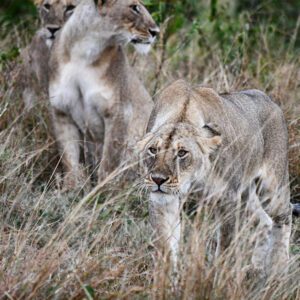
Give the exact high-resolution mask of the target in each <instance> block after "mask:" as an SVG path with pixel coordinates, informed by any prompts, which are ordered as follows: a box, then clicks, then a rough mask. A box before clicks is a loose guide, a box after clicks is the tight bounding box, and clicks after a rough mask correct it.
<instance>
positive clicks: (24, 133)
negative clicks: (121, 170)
mask: <svg viewBox="0 0 300 300" xmlns="http://www.w3.org/2000/svg"><path fill="white" fill-rule="evenodd" d="M20 34H21V35H22V32H20V30H19V29H18V30H16V31H14V33H12V35H11V37H10V39H9V40H7V39H6V40H4V41H2V42H1V43H2V45H1V47H3V49H5V47H6V48H7V47H8V46H9V44H10V43H11V41H14V42H15V43H17V45H18V46H20V45H22V44H23V42H22V41H24V39H23V37H22V38H20V36H19V35H20ZM184 35H185V32H182V33H180V34H178V35H175V36H173V37H171V38H170V39H169V40H168V44H167V45H161V44H160V45H157V49H156V50H155V51H153V52H152V53H151V55H149V56H148V57H137V56H136V55H134V54H130V55H131V59H132V61H134V65H135V68H137V70H138V71H139V74H140V76H141V77H142V78H143V79H144V82H145V83H146V86H147V88H148V89H149V90H150V91H155V92H158V91H159V90H160V89H161V88H162V87H163V86H165V85H167V84H168V83H169V82H171V81H173V80H174V79H177V78H179V77H186V78H188V79H189V80H190V81H192V82H194V83H195V82H197V83H200V84H203V85H206V86H211V87H214V88H216V89H217V90H218V91H219V92H223V91H229V90H238V89H245V88H253V87H255V88H258V89H262V90H264V91H267V93H268V94H270V95H271V96H273V98H274V100H275V101H276V102H277V103H278V104H280V106H281V107H282V109H283V110H284V112H285V115H286V118H287V122H288V127H289V135H290V174H291V187H292V197H293V199H294V200H297V199H298V200H299V193H300V180H299V177H300V169H299V166H300V155H299V144H300V120H299V115H300V114H299V109H300V103H299V99H300V86H299V82H300V72H299V70H300V68H299V66H300V65H299V57H297V54H296V52H294V54H293V52H292V54H289V55H286V56H280V55H274V53H275V51H276V49H271V50H270V48H269V47H268V45H267V41H266V39H264V36H263V32H262V35H261V39H262V41H264V43H265V44H263V43H261V44H262V46H261V47H258V49H257V53H256V57H255V59H256V64H255V68H254V69H253V61H252V60H253V59H254V58H250V57H248V56H247V55H245V56H243V57H242V58H237V59H236V60H232V61H231V62H230V64H224V63H223V61H224V60H223V58H222V54H221V53H220V51H218V49H217V46H216V45H212V46H211V48H212V49H213V51H211V52H209V53H207V51H205V50H204V49H202V48H201V47H199V46H198V43H197V40H195V39H190V41H189V42H188V43H187V46H185V47H183V46H182V47H181V45H182V44H181V42H182V36H184ZM175 45H177V48H178V49H177V51H174V50H172V51H171V50H170V49H174V47H175ZM275 54H276V53H275ZM237 66H239V67H238V70H237ZM1 68H2V72H1V74H0V83H1V85H0V97H1V98H0V101H1V102H0V130H1V132H0V174H1V176H0V193H1V196H0V219H1V222H0V231H1V236H0V295H1V296H2V298H3V299H83V298H85V299H122V298H124V299H135V298H136V299H144V298H154V299H176V298H177V299H201V300H202V299H233V300H234V299H249V300H250V299H265V300H268V299H278V300H279V299H280V300H281V299H300V269H299V259H300V255H299V253H300V241H299V236H300V234H299V232H300V229H299V228H300V227H299V224H298V225H297V224H296V223H295V225H294V228H293V238H292V242H291V247H290V250H291V261H290V263H289V267H290V268H289V271H288V272H287V273H284V274H276V275H274V276H271V278H270V279H269V281H268V283H267V284H266V285H265V286H260V285H259V283H257V282H255V281H251V280H248V281H247V280H246V281H245V279H244V278H245V274H246V271H245V267H246V265H247V262H248V261H249V258H250V253H249V252H251V245H252V244H251V243H252V242H253V241H252V240H251V239H253V237H252V236H251V235H249V228H248V226H247V225H248V224H244V227H242V228H241V230H240V231H239V232H238V233H237V237H236V241H239V242H238V243H234V245H233V246H232V247H231V248H230V250H228V251H227V252H226V253H224V254H223V255H222V256H220V257H218V258H214V257H213V256H212V255H211V247H212V245H213V243H214V240H213V236H214V233H215V232H216V228H217V224H216V222H214V220H212V219H210V218H209V216H210V212H209V210H208V208H205V207H203V208H201V209H200V210H199V211H198V214H197V215H196V216H194V217H193V218H191V216H188V215H184V216H183V220H184V227H185V232H189V233H188V234H187V235H186V238H185V243H184V244H183V245H181V246H182V249H181V261H180V274H181V275H180V278H179V279H178V284H177V285H176V286H172V283H171V281H170V280H169V279H170V278H169V277H168V275H167V272H166V270H167V268H168V265H167V263H166V262H164V261H157V260H156V258H155V249H154V245H153V239H154V238H153V234H152V231H151V229H150V226H149V223H148V211H147V200H146V197H145V195H143V194H142V193H140V192H139V190H138V188H137V187H136V186H135V184H134V183H126V186H127V187H126V188H123V189H121V188H119V187H118V185H116V184H115V183H114V174H113V175H112V176H111V178H108V179H107V182H104V183H103V185H102V186H100V187H98V189H97V193H96V192H95V193H93V192H92V194H90V195H89V196H87V197H84V196H83V195H82V192H81V188H78V190H77V191H74V192H73V193H70V194H67V195H66V194H62V193H61V191H60V185H61V175H60V171H61V169H60V165H59V156H58V153H57V151H56V147H55V142H54V139H53V136H52V134H51V132H52V129H51V124H50V122H49V117H48V110H47V103H45V102H41V103H37V105H36V106H35V107H34V108H33V109H32V110H31V111H30V112H29V113H28V112H25V111H24V109H23V108H24V106H23V103H22V101H21V99H20V93H19V91H18V81H17V80H16V78H18V70H19V62H18V59H14V60H11V61H5V62H2V63H1ZM204 212H205V213H204ZM203 216H206V217H203ZM192 219H193V220H192Z"/></svg>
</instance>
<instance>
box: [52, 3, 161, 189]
mask: <svg viewBox="0 0 300 300" xmlns="http://www.w3.org/2000/svg"><path fill="white" fill-rule="evenodd" d="M103 2H104V3H103ZM133 5H138V8H136V7H134V9H135V10H137V9H138V13H136V12H135V11H134V10H133ZM149 30H152V31H155V33H157V32H158V28H157V26H156V24H155V23H154V21H153V20H152V18H151V16H150V14H149V13H148V11H147V10H146V9H145V7H144V6H143V5H142V4H141V3H140V2H139V1H136V0H115V1H114V0H107V1H99V4H98V7H96V6H95V4H94V1H92V0H85V1H83V3H82V4H81V5H80V6H78V8H77V9H76V10H75V13H74V15H73V16H72V17H71V18H70V20H69V21H68V22H67V24H66V25H65V26H64V28H63V30H62V32H61V35H60V37H59V39H58V40H57V41H56V43H55V46H54V51H53V55H52V57H51V62H50V65H51V80H50V89H49V92H50V102H51V106H52V108H53V124H54V128H55V132H56V138H57V141H58V143H59V145H60V149H61V151H62V153H63V161H64V165H65V170H66V172H67V174H68V175H67V179H66V180H65V187H66V188H68V189H71V188H73V187H74V186H75V185H76V181H78V180H77V178H78V177H80V176H81V175H80V173H82V172H80V171H79V170H80V169H81V168H82V167H81V165H80V164H79V157H80V144H83V145H84V149H86V151H85V153H87V155H86V157H85V160H86V163H88V164H90V165H92V167H93V169H95V168H96V166H97V165H98V164H99V161H100V160H101V157H102V160H101V164H100V167H99V171H98V175H99V176H98V177H99V180H102V179H103V178H105V177H106V176H107V175H108V174H109V173H110V172H112V171H113V170H114V169H115V168H116V167H117V166H119V165H120V163H121V162H122V161H124V160H125V159H127V158H129V157H130V156H128V153H127V152H128V149H130V147H131V145H132V144H134V143H135V141H136V140H138V139H139V138H140V137H141V136H142V134H143V132H144V130H145V126H146V122H147V120H148V118H149V115H150V112H151V109H152V100H151V98H150V96H149V94H148V93H147V91H146V90H145V88H144V86H143V84H142V83H141V82H140V80H139V79H138V77H137V76H136V74H135V71H134V70H133V69H132V68H131V66H130V65H129V63H128V61H127V58H126V55H125V53H124V50H123V46H124V45H125V44H126V43H128V42H130V41H132V42H136V41H138V42H139V43H149V45H150V43H152V42H153V41H154V38H153V36H152V35H151V33H150V32H149ZM87 160H88V161H87ZM70 178H72V180H70Z"/></svg>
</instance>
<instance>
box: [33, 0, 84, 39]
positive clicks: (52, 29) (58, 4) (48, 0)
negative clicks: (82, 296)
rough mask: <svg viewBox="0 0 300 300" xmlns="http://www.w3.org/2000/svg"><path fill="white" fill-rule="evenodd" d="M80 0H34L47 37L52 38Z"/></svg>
mask: <svg viewBox="0 0 300 300" xmlns="http://www.w3.org/2000/svg"><path fill="white" fill-rule="evenodd" d="M79 2H80V0H38V1H36V4H37V7H38V10H39V15H40V19H41V21H42V26H43V28H44V29H45V30H47V39H49V40H52V41H53V40H54V39H55V36H56V34H57V32H58V31H59V30H60V29H61V28H62V26H63V25H64V23H65V22H66V21H67V20H68V19H69V17H70V16H71V15H72V14H73V11H74V9H75V8H76V6H77V5H78V4H79Z"/></svg>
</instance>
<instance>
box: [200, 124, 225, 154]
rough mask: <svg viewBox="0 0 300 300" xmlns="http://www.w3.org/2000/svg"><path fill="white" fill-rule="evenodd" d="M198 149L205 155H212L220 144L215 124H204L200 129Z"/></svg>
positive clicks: (219, 134) (220, 140) (220, 139)
mask: <svg viewBox="0 0 300 300" xmlns="http://www.w3.org/2000/svg"><path fill="white" fill-rule="evenodd" d="M198 144H199V147H200V148H201V149H202V150H203V151H204V152H206V153H212V152H213V151H215V150H217V149H218V148H219V146H220V145H221V144H222V137H221V133H220V132H219V128H218V126H217V125H216V124H212V123H209V124H205V125H204V126H203V127H202V128H201V135H200V137H199V139H198Z"/></svg>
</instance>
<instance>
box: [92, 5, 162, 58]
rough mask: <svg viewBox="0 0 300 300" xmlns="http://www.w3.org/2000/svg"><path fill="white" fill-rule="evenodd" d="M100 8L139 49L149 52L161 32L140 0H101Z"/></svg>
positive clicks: (116, 27) (103, 14) (101, 13)
mask: <svg viewBox="0 0 300 300" xmlns="http://www.w3.org/2000/svg"><path fill="white" fill-rule="evenodd" d="M98 10H99V13H100V15H101V16H102V17H106V18H108V19H109V20H110V22H111V23H112V24H113V25H114V26H115V28H114V32H119V33H121V34H123V35H124V37H125V38H126V39H127V40H128V41H130V42H131V43H133V45H134V46H135V48H136V49H137V51H139V52H141V53H147V52H148V51H149V50H150V47H151V44H152V43H153V42H154V41H155V38H156V36H157V35H158V34H159V28H158V26H157V25H156V24H155V22H154V20H153V19H152V17H151V15H150V13H149V12H148V11H147V9H146V8H145V6H144V5H143V4H142V2H141V1H139V0H99V1H98Z"/></svg>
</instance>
